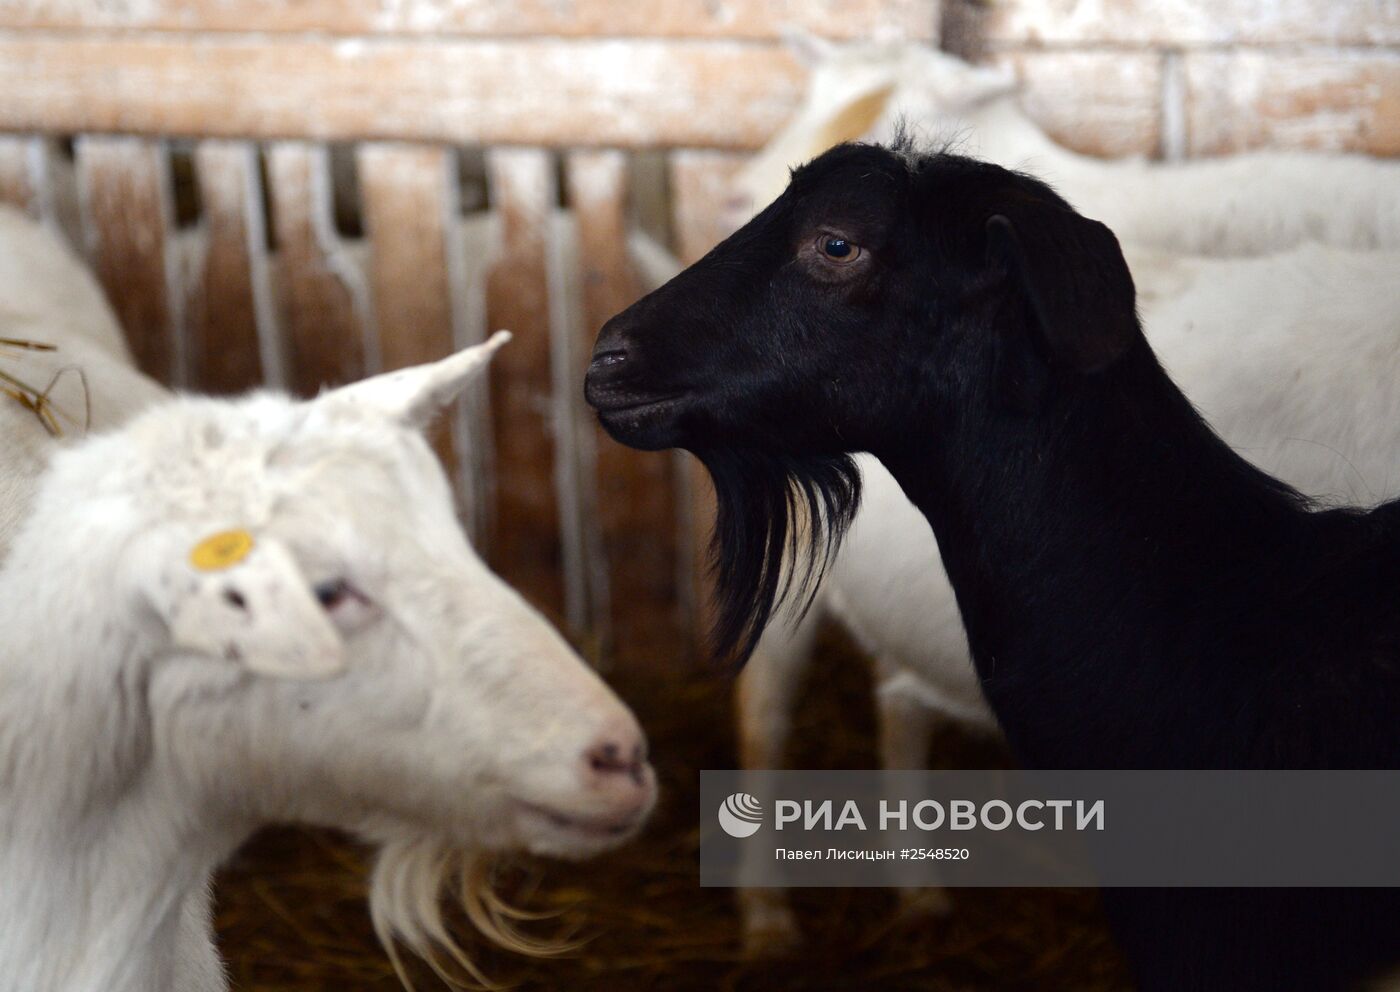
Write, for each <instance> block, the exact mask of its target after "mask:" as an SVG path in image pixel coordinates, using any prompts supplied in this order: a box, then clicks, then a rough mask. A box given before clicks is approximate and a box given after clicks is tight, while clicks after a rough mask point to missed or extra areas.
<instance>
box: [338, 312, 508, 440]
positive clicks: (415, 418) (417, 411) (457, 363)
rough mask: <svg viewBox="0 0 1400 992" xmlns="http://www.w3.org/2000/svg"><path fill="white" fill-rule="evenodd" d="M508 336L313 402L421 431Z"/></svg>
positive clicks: (354, 384)
mask: <svg viewBox="0 0 1400 992" xmlns="http://www.w3.org/2000/svg"><path fill="white" fill-rule="evenodd" d="M510 336H511V335H510V331H497V332H496V333H495V334H493V335H491V338H490V340H488V341H485V342H483V343H482V344H478V345H474V346H472V347H470V348H463V349H462V350H461V351H459V352H457V353H456V354H455V355H448V356H447V357H446V358H443V359H440V360H438V361H436V362H429V363H427V364H426V365H413V366H410V367H408V368H406V369H399V370H397V371H395V372H385V373H384V374H383V375H377V376H374V377H372V378H369V379H364V380H361V381H360V382H352V383H351V384H350V385H348V386H341V387H340V388H339V389H333V390H331V391H330V392H328V393H326V394H325V395H323V396H321V397H320V398H319V399H317V400H316V403H317V404H318V405H320V404H324V405H325V406H326V407H327V408H328V409H346V410H355V411H358V412H362V413H368V414H372V415H377V416H383V417H387V418H388V419H390V420H396V421H398V422H400V423H402V424H405V425H407V426H410V427H425V426H427V424H428V423H429V422H430V421H431V420H432V419H433V417H434V416H436V415H437V413H438V412H439V411H440V410H442V409H443V407H445V406H447V405H448V404H449V403H451V402H452V401H453V400H455V399H456V398H457V396H458V394H460V393H461V392H462V390H463V389H465V388H466V386H467V384H468V383H470V382H471V381H472V380H473V379H475V378H476V377H477V376H478V375H480V374H481V373H482V372H483V371H484V370H485V369H486V366H487V365H488V364H489V363H490V361H491V356H492V355H494V354H495V353H496V352H497V351H498V350H499V349H500V347H501V346H502V345H503V344H505V343H506V342H507V341H509V340H510Z"/></svg>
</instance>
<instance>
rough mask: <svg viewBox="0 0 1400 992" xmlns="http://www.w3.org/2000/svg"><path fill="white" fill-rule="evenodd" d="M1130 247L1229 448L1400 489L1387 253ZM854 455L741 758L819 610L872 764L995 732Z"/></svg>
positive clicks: (925, 557) (747, 705)
mask: <svg viewBox="0 0 1400 992" xmlns="http://www.w3.org/2000/svg"><path fill="white" fill-rule="evenodd" d="M1129 258H1130V264H1131V266H1132V268H1133V272H1134V276H1135V278H1136V279H1137V281H1138V283H1139V290H1140V292H1139V298H1140V301H1141V306H1142V311H1143V317H1144V323H1145V327H1146V329H1147V335H1148V338H1149V339H1150V340H1151V342H1152V345H1153V348H1154V349H1155V350H1156V352H1157V354H1158V356H1159V357H1160V358H1161V360H1162V362H1163V364H1164V365H1165V366H1166V367H1167V369H1168V371H1169V372H1170V373H1171V375H1172V376H1173V378H1174V379H1176V381H1177V382H1179V383H1180V384H1181V386H1182V388H1183V389H1184V390H1185V392H1186V394H1187V396H1189V397H1190V398H1191V399H1192V401H1193V402H1195V404H1196V405H1197V407H1198V408H1199V409H1200V410H1201V412H1202V413H1203V414H1204V415H1205V416H1206V418H1207V419H1208V420H1209V421H1210V422H1211V423H1212V424H1213V425H1214V426H1215V428H1216V429H1217V430H1218V431H1220V433H1221V434H1222V435H1223V436H1224V437H1225V438H1226V439H1227V440H1228V441H1229V442H1230V443H1231V444H1232V445H1233V446H1234V447H1235V448H1236V449H1237V450H1239V451H1240V453H1241V454H1243V455H1244V456H1245V457H1247V458H1248V459H1249V460H1250V461H1252V462H1254V463H1255V464H1256V465H1258V466H1260V467H1261V468H1263V469H1265V470H1266V471H1268V472H1270V473H1272V474H1274V475H1277V476H1279V477H1281V478H1283V479H1284V480H1286V481H1288V482H1290V483H1292V484H1293V485H1295V486H1297V487H1298V488H1299V489H1301V490H1302V491H1303V492H1305V493H1308V494H1309V495H1312V496H1316V497H1319V498H1323V499H1326V500H1329V501H1337V502H1343V503H1352V504H1370V503H1375V502H1378V501H1380V500H1382V499H1384V498H1387V497H1394V496H1396V495H1400V457H1397V456H1400V281H1398V280H1397V279H1396V278H1395V274H1396V273H1397V272H1400V254H1395V253H1374V254H1368V253H1360V252H1347V251H1342V250H1339V249H1335V248H1328V247H1324V246H1320V245H1309V246H1306V247H1302V248H1298V249H1294V250H1292V251H1289V252H1285V253H1282V254H1279V255H1275V256H1267V257H1263V258H1248V259H1246V258H1241V259H1201V258H1197V259H1189V258H1180V257H1173V256H1168V255H1160V254H1152V253H1145V252H1138V253H1135V254H1130V256H1129ZM859 461H860V467H861V474H862V477H863V481H864V490H863V492H864V496H863V500H862V505H861V509H860V512H859V513H858V514H857V516H856V520H855V523H854V525H853V526H852V527H851V530H850V533H849V535H848V536H847V538H846V541H845V544H844V545H843V546H842V549H841V552H840V554H839V555H838V556H837V558H836V561H835V562H834V564H833V565H832V568H831V571H830V573H829V574H828V575H827V578H826V581H825V582H824V583H823V585H822V587H821V590H820V592H819V598H818V600H817V602H816V604H815V605H814V607H813V609H812V611H811V612H810V613H809V614H808V615H807V617H806V618H805V619H804V620H802V621H801V622H800V623H798V624H797V625H796V626H795V627H794V626H791V625H789V624H787V623H784V622H782V621H781V620H779V621H776V622H775V623H774V624H773V625H771V626H770V627H769V628H768V630H767V631H766V632H765V634H764V635H763V638H762V640H761V641H760V642H759V646H758V650H757V651H756V652H755V654H754V656H753V658H752V660H751V661H750V662H749V664H748V667H747V668H746V670H745V672H744V675H743V677H742V679H741V684H740V692H739V694H738V718H739V725H740V740H741V742H742V745H743V746H742V751H743V753H742V759H743V763H744V765H745V766H746V767H781V766H782V764H783V750H784V745H785V743H786V738H787V734H788V731H789V728H790V726H791V708H792V705H793V701H794V697H795V694H796V690H797V687H798V685H799V683H800V680H801V679H802V677H803V675H804V673H805V671H806V668H807V666H808V664H809V662H810V656H811V643H812V638H813V628H814V626H815V625H816V624H817V623H818V621H819V619H820V617H821V616H822V615H830V616H832V617H835V618H836V619H838V620H840V621H841V623H842V624H843V625H845V626H846V627H847V628H848V629H849V630H850V631H851V633H852V634H853V635H854V637H855V639H856V641H857V642H858V643H859V645H860V646H861V647H862V648H863V649H864V650H865V651H866V652H867V653H869V654H870V655H871V656H872V657H873V658H874V659H875V660H876V671H877V682H878V691H877V705H878V707H879V710H880V718H881V725H882V726H881V750H882V760H883V762H884V763H885V765H886V766H887V767H893V768H921V767H925V764H926V762H927V760H928V745H929V738H930V735H931V733H932V731H933V729H934V727H935V725H936V724H938V723H940V722H953V723H957V724H960V725H962V726H964V727H967V728H971V729H974V730H977V731H983V732H989V733H990V732H994V731H995V722H994V720H993V718H992V715H991V712H990V710H989V709H988V708H987V705H986V702H985V701H984V699H983V698H982V694H981V689H980V687H979V685H978V682H977V677H976V672H975V671H974V669H973V667H972V662H971V658H970V655H969V650H968V645H967V640H966V637H965V635H964V633H963V628H962V622H961V618H960V616H959V614H958V608H957V603H956V600H955V598H954V596H953V590H952V587H951V586H950V585H949V584H948V580H947V577H946V575H945V574H944V572H943V569H942V566H941V565H940V564H939V561H940V559H939V554H938V546H937V543H936V542H935V540H934V538H933V534H932V532H931V531H930V529H929V526H928V523H927V521H926V520H925V519H924V517H923V514H921V513H920V512H919V510H918V509H917V508H915V507H914V506H913V504H911V503H910V502H909V501H908V499H906V498H905V496H904V493H903V491H902V490H901V489H900V488H899V485H898V484H897V483H896V482H895V481H894V478H893V477H892V476H891V475H890V474H889V473H888V472H887V471H886V470H885V469H884V467H883V466H881V465H880V463H879V462H878V461H876V460H875V459H874V458H871V457H869V456H861V457H860V459H859ZM742 900H743V904H744V909H745V914H746V918H745V925H746V938H747V941H748V945H749V947H750V949H751V950H752V951H755V952H762V951H769V950H773V949H775V948H777V947H780V946H782V945H784V944H787V943H790V942H791V941H792V940H793V939H794V938H795V934H796V929H795V922H794V920H793V918H792V917H791V914H790V913H789V912H788V910H787V908H786V906H785V904H784V903H783V902H782V900H781V897H780V895H778V894H776V893H774V892H752V893H744V894H743V895H742Z"/></svg>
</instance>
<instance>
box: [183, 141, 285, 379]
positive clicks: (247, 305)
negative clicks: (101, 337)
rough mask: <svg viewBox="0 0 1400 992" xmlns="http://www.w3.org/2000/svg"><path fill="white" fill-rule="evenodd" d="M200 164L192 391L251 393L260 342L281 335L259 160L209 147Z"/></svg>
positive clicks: (189, 309)
mask: <svg viewBox="0 0 1400 992" xmlns="http://www.w3.org/2000/svg"><path fill="white" fill-rule="evenodd" d="M194 160H195V174H196V176H197V178H198V182H199V192H200V202H201V206H202V212H203V255H202V257H201V258H200V259H199V264H198V266H197V268H196V271H195V273H194V274H193V276H194V277H193V278H192V280H191V284H190V285H189V286H188V287H187V288H186V303H185V313H186V323H185V326H186V333H187V335H188V342H189V343H188V348H189V366H190V385H192V386H194V387H195V388H196V389H199V390H202V391H205V392H209V393H239V392H244V391H246V390H249V389H252V388H253V387H255V386H257V385H259V384H261V383H262V382H263V379H264V375H263V361H262V347H261V339H262V335H264V334H267V335H271V334H274V333H275V328H274V327H273V326H268V325H269V324H270V318H271V315H272V306H271V304H272V286H271V283H270V281H269V271H268V259H267V231H266V230H265V222H264V218H263V205H262V180H261V178H260V176H259V170H258V152H257V149H256V148H255V147H253V146H252V145H250V144H246V143H243V142H223V141H206V142H201V143H200V145H199V147H198V148H196V149H195V155H194Z"/></svg>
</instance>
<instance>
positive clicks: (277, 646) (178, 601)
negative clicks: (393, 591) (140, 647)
mask: <svg viewBox="0 0 1400 992" xmlns="http://www.w3.org/2000/svg"><path fill="white" fill-rule="evenodd" d="M146 550H147V553H146V555H145V556H144V557H143V558H142V559H141V560H139V561H138V562H137V563H136V568H137V572H136V576H135V578H136V582H137V584H138V586H139V588H140V592H141V594H142V595H143V596H144V597H145V598H146V600H147V602H148V603H150V605H151V607H152V608H153V609H154V610H155V612H156V613H157V614H158V615H159V616H160V618H161V619H162V620H163V621H164V622H165V626H166V629H167V630H168V631H169V635H170V642H171V647H172V648H174V649H176V650H179V651H185V652H194V653H197V654H203V655H210V656H212V657H217V658H223V659H224V660H226V661H229V662H233V663H235V664H239V665H242V666H243V667H245V668H247V669H248V670H249V671H250V672H254V673H256V674H258V675H267V676H272V677H274V678H287V679H324V678H330V677H331V676H333V675H339V674H340V673H341V672H343V671H345V646H344V644H343V643H342V641H341V638H340V634H339V632H337V630H336V629H335V626H334V625H333V624H332V623H331V621H330V618H329V617H328V616H327V615H326V611H325V610H324V609H323V608H322V606H321V604H320V603H319V602H317V600H316V597H315V595H314V594H313V592H312V590H311V587H310V585H309V584H308V582H307V580H306V577H305V576H304V575H303V573H302V571H301V569H300V568H299V567H298V566H297V563H296V560H295V559H294V558H293V557H292V555H291V552H289V551H288V550H287V549H286V548H285V547H283V546H282V545H281V544H280V543H279V542H277V541H274V540H272V539H270V538H265V537H258V538H255V537H253V535H251V534H250V533H248V532H247V531H242V530H231V531H224V532H221V533H218V534H213V535H210V536H209V537H206V538H205V539H203V540H200V541H197V542H195V543H194V544H193V546H191V547H186V548H184V549H183V550H181V549H178V548H177V546H176V545H174V544H173V543H171V542H166V541H160V542H153V544H152V545H149V546H148V548H147V549H146Z"/></svg>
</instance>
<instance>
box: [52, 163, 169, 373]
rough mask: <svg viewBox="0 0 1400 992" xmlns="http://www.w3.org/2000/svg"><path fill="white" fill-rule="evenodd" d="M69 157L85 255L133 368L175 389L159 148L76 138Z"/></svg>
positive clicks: (165, 170)
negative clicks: (122, 332) (121, 333)
mask: <svg viewBox="0 0 1400 992" xmlns="http://www.w3.org/2000/svg"><path fill="white" fill-rule="evenodd" d="M76 154H77V171H78V175H77V179H78V195H79V200H80V202H81V207H82V221H83V230H84V234H85V240H86V242H87V248H88V251H89V254H90V255H91V258H92V262H93V267H94V269H95V270H96V272H97V277H98V280H99V281H100V282H101V283H102V288H103V289H104V290H105V291H106V293H107V298H108V299H109V300H110V301H111V303H112V308H113V310H115V311H116V314H117V318H118V320H119V321H120V322H121V325H122V328H123V329H124V330H125V331H126V340H127V342H128V343H129V344H130V346H131V351H132V355H133V357H135V359H136V364H137V366H138V367H139V368H140V369H141V371H143V372H145V373H146V374H147V375H149V376H152V377H153V378H155V379H157V380H159V381H160V382H163V383H166V384H168V385H181V384H182V370H181V361H180V356H179V354H178V351H177V350H178V348H179V342H178V336H177V333H176V327H177V319H176V305H177V304H176V295H175V279H174V265H173V264H172V259H171V256H170V254H169V249H170V233H171V227H172V221H171V218H172V216H173V213H174V206H173V202H172V193H171V181H170V161H169V158H168V157H167V155H166V149H165V146H164V144H163V143H162V142H159V141H147V140H143V139H140V138H108V137H83V138H79V139H78V141H77V144H76Z"/></svg>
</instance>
